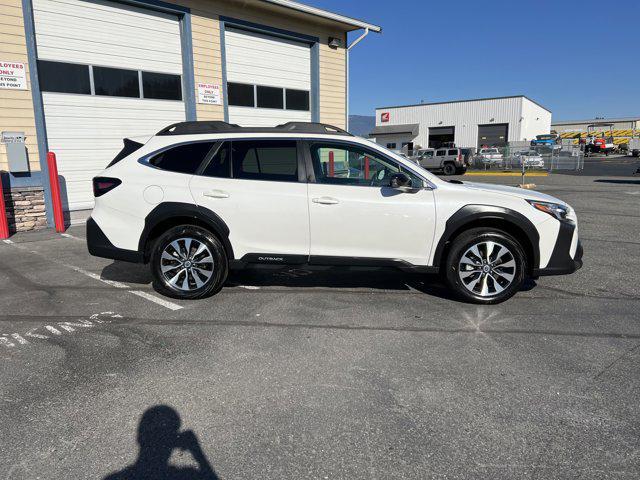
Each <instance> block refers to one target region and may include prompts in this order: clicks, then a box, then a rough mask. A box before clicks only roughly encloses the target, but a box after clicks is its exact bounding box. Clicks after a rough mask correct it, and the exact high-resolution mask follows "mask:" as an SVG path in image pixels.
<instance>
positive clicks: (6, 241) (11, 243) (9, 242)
mask: <svg viewBox="0 0 640 480" xmlns="http://www.w3.org/2000/svg"><path fill="white" fill-rule="evenodd" d="M2 241H3V242H4V243H8V244H10V245H13V244H14V243H13V241H11V240H2Z"/></svg>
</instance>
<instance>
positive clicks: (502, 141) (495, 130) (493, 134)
mask: <svg viewBox="0 0 640 480" xmlns="http://www.w3.org/2000/svg"><path fill="white" fill-rule="evenodd" d="M508 138H509V125H508V124H507V123H498V124H495V125H478V148H482V147H483V146H487V147H504V146H505V145H506V144H507V140H508Z"/></svg>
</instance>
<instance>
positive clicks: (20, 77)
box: [0, 60, 27, 90]
mask: <svg viewBox="0 0 640 480" xmlns="http://www.w3.org/2000/svg"><path fill="white" fill-rule="evenodd" d="M0 88H4V89H9V90H26V89H27V69H26V68H25V66H24V63H16V62H3V61H1V60H0Z"/></svg>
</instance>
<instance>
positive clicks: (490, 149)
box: [483, 148, 498, 153]
mask: <svg viewBox="0 0 640 480" xmlns="http://www.w3.org/2000/svg"><path fill="white" fill-rule="evenodd" d="M483 152H484V153H498V149H497V148H485V149H484V150H483Z"/></svg>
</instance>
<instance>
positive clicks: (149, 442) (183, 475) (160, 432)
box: [104, 405, 218, 480]
mask: <svg viewBox="0 0 640 480" xmlns="http://www.w3.org/2000/svg"><path fill="white" fill-rule="evenodd" d="M138 444H139V445H140V451H139V453H138V458H137V459H136V461H135V463H133V464H132V465H129V466H128V467H126V468H125V469H124V470H121V471H119V472H115V473H112V474H110V475H107V476H106V477H105V478H104V480H143V479H145V480H151V479H153V480H187V479H189V480H217V479H218V476H217V475H216V472H215V471H214V470H213V467H212V466H211V464H210V463H209V461H208V460H207V458H206V456H205V455H204V452H203V451H202V448H200V444H199V443H198V439H197V438H196V436H195V434H194V433H193V432H192V431H191V430H184V431H180V415H178V412H176V411H175V410H174V409H173V408H171V407H168V406H166V405H156V406H155V407H151V408H149V409H148V410H147V411H146V412H144V414H143V415H142V418H141V419H140V424H139V425H138ZM176 449H178V450H183V451H185V452H189V453H191V455H192V456H193V459H194V460H195V462H196V463H197V464H198V467H197V468H194V467H178V466H173V465H170V464H169V459H170V458H171V454H172V453H173V451H174V450H176Z"/></svg>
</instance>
